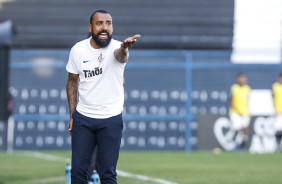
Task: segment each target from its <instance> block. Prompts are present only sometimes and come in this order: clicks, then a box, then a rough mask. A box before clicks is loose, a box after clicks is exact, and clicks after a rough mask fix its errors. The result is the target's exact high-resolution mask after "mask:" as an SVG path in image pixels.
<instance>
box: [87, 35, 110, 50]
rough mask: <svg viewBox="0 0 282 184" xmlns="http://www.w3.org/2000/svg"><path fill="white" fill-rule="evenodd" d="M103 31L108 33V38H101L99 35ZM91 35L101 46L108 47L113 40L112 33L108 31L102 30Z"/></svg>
mask: <svg viewBox="0 0 282 184" xmlns="http://www.w3.org/2000/svg"><path fill="white" fill-rule="evenodd" d="M101 33H106V34H107V36H108V38H107V39H100V38H99V35H100V34H101ZM91 36H92V39H93V40H94V41H95V43H96V44H97V45H98V46H99V47H101V48H105V47H107V46H108V45H109V43H110V42H111V40H112V35H110V34H109V33H108V32H107V31H100V32H99V33H98V34H94V33H93V32H92V33H91Z"/></svg>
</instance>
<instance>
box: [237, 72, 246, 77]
mask: <svg viewBox="0 0 282 184" xmlns="http://www.w3.org/2000/svg"><path fill="white" fill-rule="evenodd" d="M241 76H246V74H245V73H244V72H239V73H237V77H241Z"/></svg>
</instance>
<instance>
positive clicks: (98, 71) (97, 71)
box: [83, 67, 103, 78]
mask: <svg viewBox="0 0 282 184" xmlns="http://www.w3.org/2000/svg"><path fill="white" fill-rule="evenodd" d="M83 73H84V77H85V78H90V77H95V76H97V75H101V74H102V73H103V70H102V68H100V67H96V68H95V69H94V70H83Z"/></svg>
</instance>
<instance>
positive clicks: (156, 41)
mask: <svg viewBox="0 0 282 184" xmlns="http://www.w3.org/2000/svg"><path fill="white" fill-rule="evenodd" d="M140 7H141V8H140ZM96 9H106V10H108V11H109V12H110V13H111V14H112V16H113V18H114V26H115V36H116V38H117V39H121V40H122V39H124V38H126V37H127V36H129V35H132V34H136V33H140V34H141V35H142V36H143V37H142V39H140V42H139V44H137V45H136V47H137V48H146V49H150V48H151V49H231V46H232V39H233V16H234V15H233V14H234V0H213V1H209V0H197V1H194V0H177V1H171V0H154V1H150V0H143V1H131V0H121V1H111V0H97V1H89V0H80V1H75V0H60V1H57V0H48V1H45V0H14V1H9V2H4V3H3V4H2V8H1V10H0V22H2V21H5V20H11V21H12V22H13V23H14V25H15V26H16V30H17V36H16V37H15V39H14V44H13V45H14V46H15V47H70V46H72V45H73V44H74V43H75V42H77V41H79V40H81V39H83V38H85V37H86V35H87V29H86V28H87V27H86V26H87V24H88V19H89V15H90V14H91V13H92V12H93V11H94V10H96Z"/></svg>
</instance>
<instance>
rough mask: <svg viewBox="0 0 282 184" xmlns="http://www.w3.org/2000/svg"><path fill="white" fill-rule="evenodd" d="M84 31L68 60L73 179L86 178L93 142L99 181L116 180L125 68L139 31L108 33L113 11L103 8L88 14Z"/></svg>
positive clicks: (83, 183)
mask: <svg viewBox="0 0 282 184" xmlns="http://www.w3.org/2000/svg"><path fill="white" fill-rule="evenodd" d="M88 31H89V32H90V33H91V36H90V37H89V38H88V39H85V40H83V41H81V42H78V43H76V44H75V45H74V46H73V47H72V49H71V51H70V56H69V61H68V63H67V66H66V70H67V71H68V72H69V75H68V80H67V96H68V103H69V109H70V120H69V131H70V132H71V136H72V170H71V175H72V176H71V180H72V181H71V183H72V184H87V182H88V180H89V178H88V177H89V173H90V172H92V171H90V170H89V168H90V164H91V158H92V154H93V150H94V148H95V146H97V164H96V166H97V170H98V173H99V175H100V179H101V184H115V183H117V181H116V165H117V160H118V156H119V149H120V142H121V137H122V129H123V121H122V115H121V112H122V110H123V103H124V89H123V73H124V68H125V65H126V62H127V60H128V55H129V54H128V48H129V47H131V46H132V45H133V44H134V43H135V42H136V41H137V39H138V38H139V37H140V35H134V36H132V37H129V38H127V39H125V40H124V41H123V42H119V41H117V40H114V39H112V34H113V24H112V17H111V15H110V14H109V13H108V12H107V11H105V10H97V11H95V12H94V13H93V14H92V15H91V17H90V22H89V25H88ZM77 98H78V99H77Z"/></svg>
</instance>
